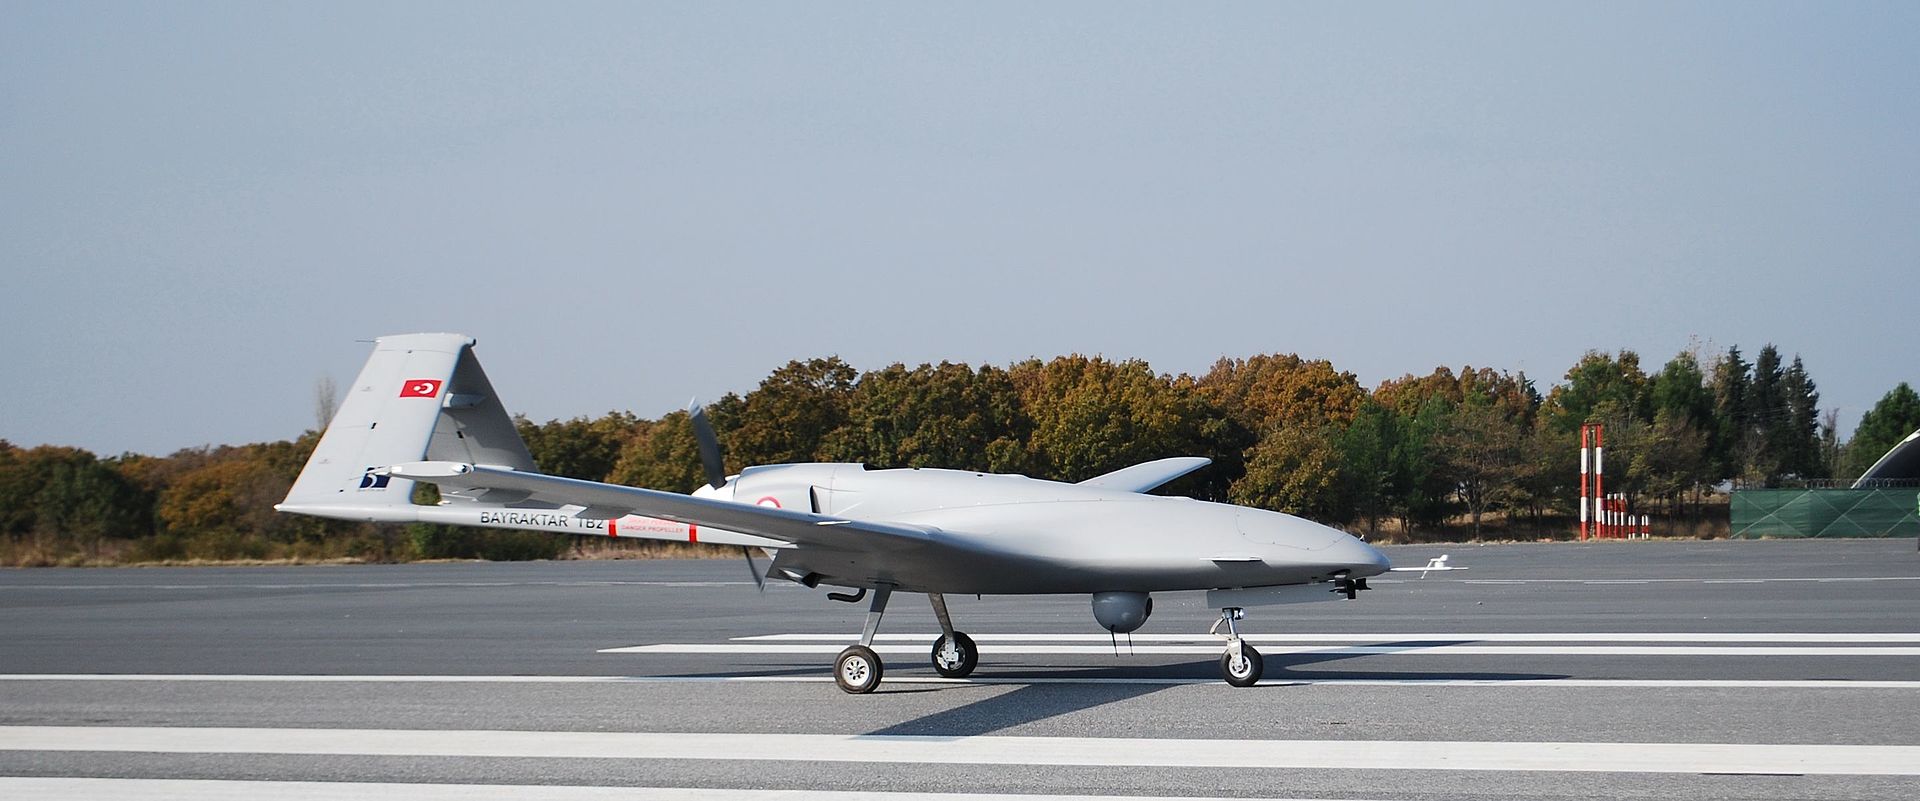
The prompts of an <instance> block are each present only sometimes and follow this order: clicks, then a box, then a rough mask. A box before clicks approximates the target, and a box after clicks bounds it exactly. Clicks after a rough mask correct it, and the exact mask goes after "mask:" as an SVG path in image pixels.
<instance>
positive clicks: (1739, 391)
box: [1710, 345, 1753, 478]
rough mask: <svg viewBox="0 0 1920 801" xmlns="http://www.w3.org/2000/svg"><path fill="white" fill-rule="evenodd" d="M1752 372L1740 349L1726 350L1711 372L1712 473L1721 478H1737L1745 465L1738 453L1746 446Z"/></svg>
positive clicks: (1736, 347)
mask: <svg viewBox="0 0 1920 801" xmlns="http://www.w3.org/2000/svg"><path fill="white" fill-rule="evenodd" d="M1752 384H1753V369H1752V366H1751V365H1749V364H1747V361H1746V359H1745V358H1742V357H1741V355H1740V347H1739V346H1737V345H1736V346H1733V347H1729V348H1727V355H1726V356H1725V357H1724V358H1722V359H1721V360H1720V363H1719V364H1718V365H1716V366H1715V367H1714V370H1713V418H1714V427H1713V430H1712V431H1711V432H1710V433H1712V434H1713V437H1712V445H1711V450H1712V454H1713V458H1714V461H1715V462H1716V463H1717V464H1716V465H1715V471H1716V472H1717V473H1718V474H1719V476H1720V477H1722V478H1731V477H1735V476H1738V475H1739V474H1740V472H1741V467H1742V465H1743V464H1744V463H1743V462H1742V459H1741V452H1742V449H1743V447H1744V446H1745V444H1746V432H1747V420H1748V413H1747V409H1748V400H1747V399H1748V396H1749V395H1751V394H1752Z"/></svg>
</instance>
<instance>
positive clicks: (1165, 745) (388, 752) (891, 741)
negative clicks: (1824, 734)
mask: <svg viewBox="0 0 1920 801" xmlns="http://www.w3.org/2000/svg"><path fill="white" fill-rule="evenodd" d="M0 750H7V751H23V752H32V751H106V752H137V753H160V754H315V755H329V756H404V757H486V758H535V759H583V758H584V759H686V760H772V761H783V762H786V761H813V762H857V763H875V762H883V763H895V762H900V763H919V764H946V765H1089V766H1101V767H1181V768H1303V769H1329V770H1446V771H1452V770H1474V771H1523V770H1524V771H1583V772H1592V771H1598V772H1608V773H1743V774H1774V775H1781V774H1788V775H1805V774H1852V775H1879V776H1916V775H1920V746H1904V745H1823V744H1767V745H1755V744H1740V743H1604V742H1448V741H1424V740H1224V739H1223V740H1195V739H1144V738H1120V737H1112V738H1109V737H1012V736H971V737H908V736H890V735H870V734H868V735H834V734H767V733H755V734H707V733H686V732H674V733H648V732H584V731H583V732H571V731H467V730H403V729H275V728H265V729H243V728H197V727H144V726H126V727H121V726H5V727H0Z"/></svg>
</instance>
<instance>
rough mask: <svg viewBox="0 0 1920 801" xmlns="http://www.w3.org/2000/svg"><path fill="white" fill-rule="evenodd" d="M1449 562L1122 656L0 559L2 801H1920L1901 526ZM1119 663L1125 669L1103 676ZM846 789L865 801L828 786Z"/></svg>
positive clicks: (525, 580)
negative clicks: (1235, 639) (859, 674)
mask: <svg viewBox="0 0 1920 801" xmlns="http://www.w3.org/2000/svg"><path fill="white" fill-rule="evenodd" d="M1388 552H1389V555H1390V556H1391V557H1392V558H1393V560H1394V562H1395V563H1396V564H1410V565H1418V564H1420V563H1422V562H1424V561H1425V560H1426V559H1427V558H1429V557H1431V556H1436V555H1439V554H1440V553H1442V552H1447V553H1451V554H1452V557H1453V559H1452V561H1453V564H1455V565H1462V566H1467V567H1470V568H1471V569H1470V570H1469V571H1464V572H1453V573H1446V574H1434V575H1431V576H1429V577H1427V578H1426V579H1417V578H1414V577H1413V576H1411V575H1407V574H1395V576H1394V577H1393V578H1392V579H1381V580H1377V581H1376V582H1375V586H1376V588H1377V589H1375V590H1374V591H1371V592H1368V593H1365V594H1363V595H1362V596H1361V597H1360V599H1359V600H1357V601H1352V602H1346V601H1333V602H1327V603H1320V604H1309V605H1302V606H1286V607H1271V608H1266V609H1252V610H1249V612H1248V614H1249V617H1248V619H1247V620H1246V621H1245V629H1244V630H1245V631H1247V632H1249V640H1250V641H1251V642H1253V643H1254V644H1255V645H1256V646H1257V647H1259V648H1260V649H1261V651H1262V652H1263V653H1264V654H1266V655H1267V672H1266V677H1265V679H1264V680H1263V681H1262V682H1261V684H1260V685H1259V686H1256V687H1253V688H1248V689H1234V688H1231V687H1228V686H1226V685H1225V684H1224V683H1222V682H1221V681H1220V680H1219V677H1218V674H1217V670H1216V665H1215V661H1216V658H1217V655H1218V653H1219V645H1218V644H1217V641H1216V640H1213V639H1211V638H1208V637H1207V636H1206V630H1207V627H1208V626H1209V625H1210V624H1211V623H1212V620H1213V617H1214V616H1215V613H1214V612H1213V611H1212V610H1208V609H1206V608H1204V607H1203V605H1202V604H1203V600H1204V599H1203V595H1202V594H1201V593H1168V594H1158V595H1156V596H1155V598H1156V611H1155V613H1154V616H1153V618H1152V620H1151V621H1150V622H1149V623H1148V624H1147V626H1146V627H1145V628H1143V629H1142V630H1141V631H1140V632H1138V633H1137V634H1136V635H1135V636H1134V637H1133V638H1132V641H1131V643H1129V642H1128V640H1127V639H1126V638H1120V639H1118V640H1117V641H1114V640H1110V638H1109V637H1108V636H1107V635H1106V633H1105V632H1102V631H1100V630H1099V629H1098V628H1097V627H1096V626H1095V624H1094V623H1093V620H1092V617H1091V613H1090V611H1089V609H1088V602H1087V599H1086V598H1085V597H1083V596H1062V597H1036V598H1005V597H988V598H984V599H979V600H976V599H974V598H971V597H967V598H953V597H950V598H949V599H948V601H949V604H950V605H951V606H952V609H953V613H954V615H955V617H956V624H957V625H958V626H959V628H961V629H962V630H964V631H967V632H969V633H970V634H972V635H973V636H974V637H975V639H976V640H977V641H978V642H979V643H980V648H981V651H982V657H981V666H980V669H979V671H978V672H977V673H976V674H975V675H974V676H973V677H972V678H970V679H968V680H963V681H955V680H947V679H942V678H940V677H939V676H937V675H935V674H934V672H933V671H932V669H931V667H930V666H929V665H928V664H927V658H926V654H927V650H928V647H929V645H930V643H931V641H932V638H933V634H934V632H936V631H937V627H936V626H935V625H934V622H933V616H932V614H931V613H930V611H929V610H928V608H927V605H926V603H925V602H924V601H923V600H922V599H921V598H920V597H919V596H913V595H906V594H902V595H899V596H897V597H896V598H895V600H894V603H893V605H892V607H891V608H890V609H889V611H888V615H887V618H886V622H885V624H884V625H883V626H882V633H883V636H882V637H881V639H880V640H878V641H877V646H878V648H877V650H879V651H880V653H881V654H882V656H883V657H884V658H885V659H886V660H887V673H886V679H885V681H884V683H883V684H882V686H881V688H880V691H879V692H876V693H874V694H873V695H870V696H847V695H845V694H843V693H841V692H839V691H838V690H837V689H836V688H835V687H834V686H833V685H832V683H831V679H830V677H829V671H828V664H829V662H830V661H831V659H832V655H833V653H835V652H837V651H838V650H839V648H840V647H841V646H842V645H843V644H844V643H845V642H850V641H852V640H853V638H854V634H855V632H857V631H858V629H859V627H860V623H861V621H862V619H863V618H864V612H865V608H864V605H849V604H841V603H836V602H833V601H830V600H827V599H826V598H825V597H824V592H823V591H820V590H806V589H804V588H800V587H797V586H793V585H775V586H772V587H770V588H769V589H768V591H767V592H765V593H757V592H755V590H754V588H753V585H752V583H751V581H749V579H748V576H747V574H746V568H745V565H744V563H742V562H737V561H735V562H729V561H668V562H560V563H534V564H467V563H459V564H434V565H406V566H352V567H302V568H169V569H113V570H104V569H101V570H32V571H17V570H15V571H4V572H0V626H4V631H5V632H6V634H5V640H4V641H0V642H4V643H5V644H4V645H0V796H4V797H9V798H105V797H112V798H219V797H235V798H238V797H249V798H252V797H259V796H262V795H267V794H272V795H275V796H279V797H283V798H296V799H333V798H348V797H352V798H401V797H407V798H416V797H417V798H440V797H446V798H452V797H456V796H457V797H459V798H461V799H468V800H469V801H471V800H472V799H486V798H494V797H514V798H554V799H587V798H611V797H616V796H617V797H623V798H626V797H638V798H717V797H721V796H722V795H724V797H727V798H766V799H781V800H782V801H795V800H796V799H799V798H821V797H826V796H829V795H831V796H833V797H835V798H854V799H860V801H917V800H918V799H924V798H943V799H944V798H951V797H956V796H957V795H980V794H1010V795H1019V796H1021V797H1022V798H1027V799H1038V798H1069V797H1140V796H1178V797H1250V796H1251V797H1276V798H1302V799H1308V798H1311V799H1319V798H1366V799H1456V798H1654V797H1659V798H1670V797H1674V796H1677V795H1678V796H1683V797H1706V798H1723V797H1724V798H1890V797H1912V796H1914V795H1916V794H1920V660H1916V659H1915V656H1920V554H1916V553H1915V551H1914V544H1913V542H1912V541H1910V540H1907V541H1874V540H1855V541H1829V542H1731V543H1730V542H1710V543H1690V542H1635V543H1622V542H1610V543H1604V544H1592V545H1574V544H1557V545H1502V546H1485V547H1451V548H1443V547H1400V548H1390V549H1388ZM1116 652H1117V653H1116ZM855 793H858V794H857V795H856V794H855Z"/></svg>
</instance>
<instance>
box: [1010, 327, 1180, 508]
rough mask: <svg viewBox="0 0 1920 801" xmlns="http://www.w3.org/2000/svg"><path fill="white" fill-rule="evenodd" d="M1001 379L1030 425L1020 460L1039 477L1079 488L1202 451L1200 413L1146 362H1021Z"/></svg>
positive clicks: (1078, 358)
mask: <svg viewBox="0 0 1920 801" xmlns="http://www.w3.org/2000/svg"><path fill="white" fill-rule="evenodd" d="M1008 377H1009V379H1010V380H1011V381H1012V382H1013V385H1014V387H1015V388H1016V389H1017V390H1018V391H1019V393H1020V396H1021V403H1022V406H1023V407H1024V408H1025V409H1026V413H1027V417H1028V418H1029V419H1031V420H1032V421H1033V436H1032V439H1031V440H1030V441H1029V443H1028V458H1029V460H1030V461H1029V463H1030V464H1031V465H1032V467H1033V469H1034V471H1035V472H1037V473H1040V474H1042V475H1046V476H1048V477H1052V478H1058V479H1061V480H1064V481H1080V480H1083V479H1087V478H1091V477H1093V476H1096V475H1099V474H1101V473H1105V472H1108V471H1110V470H1117V469H1120V468H1122V467H1126V466H1128V465H1132V464H1137V463H1139V462H1144V461H1148V460H1151V459H1159V458H1163V457H1166V456H1169V455H1179V454H1192V453H1200V452H1203V450H1204V444H1205V437H1204V432H1203V431H1202V422H1203V421H1204V420H1206V419H1207V415H1206V414H1205V413H1204V411H1203V409H1204V407H1203V406H1201V405H1200V404H1199V402H1198V401H1197V400H1196V399H1194V398H1193V397H1191V396H1190V395H1188V394H1187V393H1184V392H1181V391H1180V390H1179V389H1178V388H1176V386H1175V384H1174V381H1173V380H1172V379H1171V378H1168V377H1166V376H1161V375H1156V374H1155V373H1154V372H1153V370H1152V369H1151V368H1149V367H1148V366H1147V363H1146V362H1143V361H1139V360H1130V361H1125V362H1112V361H1108V360H1106V359H1103V358H1100V357H1097V356H1093V357H1089V356H1078V355H1075V356H1062V357H1059V358H1056V359H1054V360H1052V361H1049V362H1046V363H1044V364H1043V363H1041V362H1039V361H1037V360H1036V361H1026V362H1021V363H1019V364H1016V365H1014V366H1013V368H1012V369H1011V370H1009V371H1008Z"/></svg>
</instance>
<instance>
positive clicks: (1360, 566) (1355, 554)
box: [1324, 533, 1393, 578]
mask: <svg viewBox="0 0 1920 801" xmlns="http://www.w3.org/2000/svg"><path fill="white" fill-rule="evenodd" d="M1341 536H1342V539H1341V541H1339V542H1336V543H1334V544H1333V545H1332V546H1330V547H1328V548H1327V550H1326V551H1325V552H1324V553H1325V555H1326V560H1327V561H1328V562H1329V563H1332V564H1333V565H1335V569H1338V570H1347V571H1350V572H1349V575H1351V576H1353V577H1354V578H1365V577H1367V576H1378V575H1380V574H1382V573H1385V572H1387V569H1388V568H1390V567H1392V566H1393V565H1392V563H1390V562H1388V561H1387V555H1386V554H1383V553H1381V552H1380V549H1378V548H1375V547H1373V546H1371V545H1368V544H1366V543H1364V542H1361V541H1360V539H1359V538H1358V537H1354V536H1352V535H1350V534H1344V533H1343V534H1342V535H1341Z"/></svg>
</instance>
